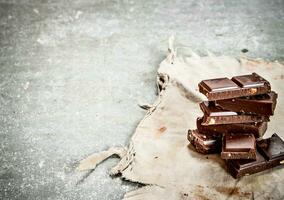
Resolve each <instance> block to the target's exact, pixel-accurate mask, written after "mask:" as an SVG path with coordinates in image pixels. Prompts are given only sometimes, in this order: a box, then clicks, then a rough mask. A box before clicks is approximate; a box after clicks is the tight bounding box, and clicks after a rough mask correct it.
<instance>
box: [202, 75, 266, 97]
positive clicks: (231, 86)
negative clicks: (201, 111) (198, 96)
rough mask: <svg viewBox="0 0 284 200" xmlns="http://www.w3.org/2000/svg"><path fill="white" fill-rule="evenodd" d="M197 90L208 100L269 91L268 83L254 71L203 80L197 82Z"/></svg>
mask: <svg viewBox="0 0 284 200" xmlns="http://www.w3.org/2000/svg"><path fill="white" fill-rule="evenodd" d="M198 87H199V91H200V92H201V93H202V94H204V95H205V96H206V97H207V98H208V100H209V101H215V100H221V99H232V98H237V97H244V96H254V95H259V94H265V93H268V92H270V90H271V87H270V83H269V82H268V81H267V80H265V79H264V78H262V77H261V76H259V75H258V74H256V73H252V74H249V75H243V76H235V77H233V78H232V79H231V80H230V79H228V78H217V79H208V80H203V81H201V82H200V83H199V84H198Z"/></svg>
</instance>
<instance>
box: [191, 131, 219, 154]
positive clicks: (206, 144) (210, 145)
mask: <svg viewBox="0 0 284 200" xmlns="http://www.w3.org/2000/svg"><path fill="white" fill-rule="evenodd" d="M187 139H188V140H189V142H190V143H191V144H192V145H193V146H194V147H195V149H196V151H197V152H199V153H202V154H209V153H217V152H220V151H221V137H213V136H207V135H204V134H202V133H200V132H199V131H198V130H188V135H187Z"/></svg>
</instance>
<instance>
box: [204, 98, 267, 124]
mask: <svg viewBox="0 0 284 200" xmlns="http://www.w3.org/2000/svg"><path fill="white" fill-rule="evenodd" d="M200 108H201V110H202V111H203V113H204V117H203V122H202V125H214V124H239V123H252V122H267V121H269V116H264V115H262V116H260V115H251V114H246V113H237V112H233V111H229V110H224V109H223V108H221V107H220V106H219V105H212V103H211V104H209V103H208V101H205V102H202V103H200Z"/></svg>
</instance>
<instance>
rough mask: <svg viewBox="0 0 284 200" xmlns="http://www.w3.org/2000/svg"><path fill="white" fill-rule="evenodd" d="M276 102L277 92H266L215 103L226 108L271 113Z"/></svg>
mask: <svg viewBox="0 0 284 200" xmlns="http://www.w3.org/2000/svg"><path fill="white" fill-rule="evenodd" d="M276 102H277V94H276V93H275V92H270V93H267V94H262V95H256V96H250V97H241V98H234V99H224V100H217V101H216V103H217V104H218V105H219V106H220V107H222V108H223V109H226V110H231V111H234V112H245V113H252V114H256V115H266V116H267V115H273V113H274V110H275V107H276Z"/></svg>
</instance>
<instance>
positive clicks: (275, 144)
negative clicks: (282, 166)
mask: <svg viewBox="0 0 284 200" xmlns="http://www.w3.org/2000/svg"><path fill="white" fill-rule="evenodd" d="M257 148H258V149H259V152H260V153H261V154H262V155H263V156H264V157H265V158H266V159H267V160H273V159H277V158H278V157H283V156H284V142H283V140H282V139H281V138H280V137H279V136H278V135H277V134H275V133H274V134H273V135H272V136H271V137H270V138H267V139H263V140H260V141H257ZM283 159H284V157H283Z"/></svg>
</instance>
